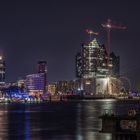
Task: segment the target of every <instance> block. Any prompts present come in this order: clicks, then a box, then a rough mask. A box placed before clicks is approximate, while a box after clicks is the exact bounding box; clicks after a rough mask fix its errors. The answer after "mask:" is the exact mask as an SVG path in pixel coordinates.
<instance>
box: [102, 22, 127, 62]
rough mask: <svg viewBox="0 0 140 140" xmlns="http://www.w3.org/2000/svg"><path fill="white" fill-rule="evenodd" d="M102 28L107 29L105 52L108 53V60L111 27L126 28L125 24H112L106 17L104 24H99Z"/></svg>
mask: <svg viewBox="0 0 140 140" xmlns="http://www.w3.org/2000/svg"><path fill="white" fill-rule="evenodd" d="M101 25H102V27H103V28H106V29H107V54H108V60H109V55H110V31H111V29H126V27H125V26H122V25H115V24H112V22H111V20H110V19H108V20H107V22H106V23H105V24H101Z"/></svg>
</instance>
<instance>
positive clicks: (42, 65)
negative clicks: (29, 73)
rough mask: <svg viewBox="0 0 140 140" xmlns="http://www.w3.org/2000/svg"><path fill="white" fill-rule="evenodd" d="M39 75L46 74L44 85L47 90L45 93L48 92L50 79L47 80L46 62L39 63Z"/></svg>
mask: <svg viewBox="0 0 140 140" xmlns="http://www.w3.org/2000/svg"><path fill="white" fill-rule="evenodd" d="M37 66H38V73H43V74H44V84H45V86H46V88H45V89H44V92H46V91H47V88H48V86H47V85H48V80H47V79H48V78H47V62H46V61H39V62H38V65H37Z"/></svg>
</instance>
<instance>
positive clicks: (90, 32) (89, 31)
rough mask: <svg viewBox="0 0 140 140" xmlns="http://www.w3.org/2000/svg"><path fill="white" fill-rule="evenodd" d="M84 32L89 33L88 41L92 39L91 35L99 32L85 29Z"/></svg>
mask: <svg viewBox="0 0 140 140" xmlns="http://www.w3.org/2000/svg"><path fill="white" fill-rule="evenodd" d="M86 32H87V33H88V34H89V38H90V41H91V39H92V35H96V36H97V35H98V34H99V33H97V32H93V31H92V30H89V29H86Z"/></svg>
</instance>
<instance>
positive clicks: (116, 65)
mask: <svg viewBox="0 0 140 140" xmlns="http://www.w3.org/2000/svg"><path fill="white" fill-rule="evenodd" d="M110 57H111V59H112V76H115V77H119V76H120V57H119V56H116V55H115V54H114V52H112V53H111V54H110Z"/></svg>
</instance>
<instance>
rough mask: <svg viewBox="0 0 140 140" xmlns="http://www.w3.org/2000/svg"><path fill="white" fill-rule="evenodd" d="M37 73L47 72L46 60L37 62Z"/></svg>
mask: <svg viewBox="0 0 140 140" xmlns="http://www.w3.org/2000/svg"><path fill="white" fill-rule="evenodd" d="M38 73H47V62H46V61H39V62H38Z"/></svg>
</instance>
